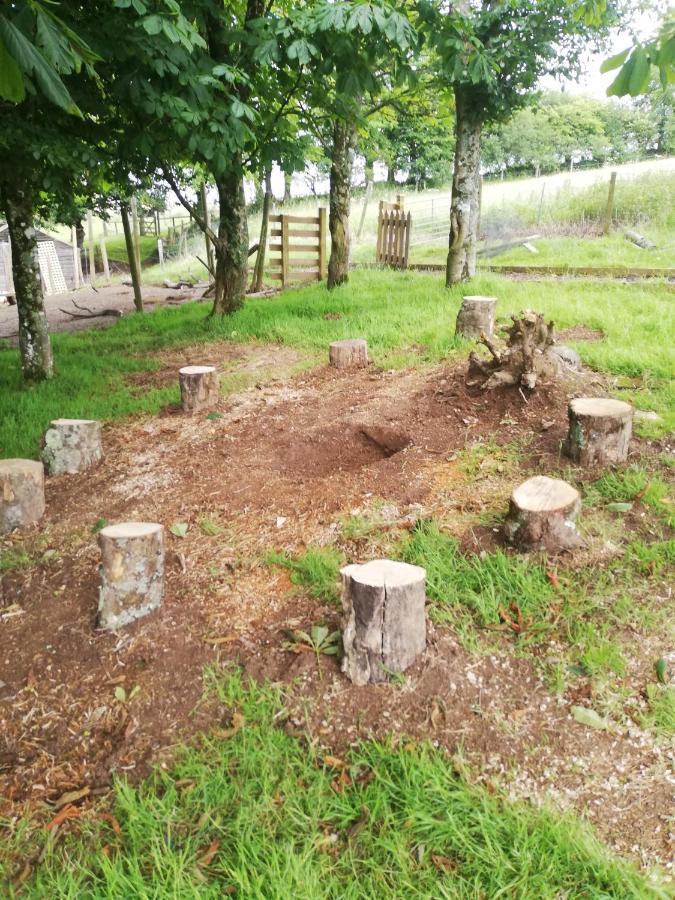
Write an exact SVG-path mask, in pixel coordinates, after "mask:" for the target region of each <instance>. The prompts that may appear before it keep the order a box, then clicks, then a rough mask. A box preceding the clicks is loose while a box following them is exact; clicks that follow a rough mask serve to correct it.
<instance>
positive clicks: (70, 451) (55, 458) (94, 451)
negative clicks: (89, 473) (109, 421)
mask: <svg viewBox="0 0 675 900" xmlns="http://www.w3.org/2000/svg"><path fill="white" fill-rule="evenodd" d="M102 459H103V447H102V444H101V423H100V422H97V421H96V420H95V419H54V421H53V422H51V423H50V426H49V428H48V429H47V431H46V432H45V435H44V438H43V449H42V460H43V462H44V464H45V467H46V469H47V471H48V472H49V474H50V475H62V474H69V475H74V474H76V473H77V472H85V471H86V470H87V469H91V468H93V467H94V466H96V465H98V464H99V463H100V461H101V460H102Z"/></svg>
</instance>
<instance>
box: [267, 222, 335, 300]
mask: <svg viewBox="0 0 675 900" xmlns="http://www.w3.org/2000/svg"><path fill="white" fill-rule="evenodd" d="M270 225H271V230H270V244H269V250H270V259H269V268H270V270H271V271H270V278H273V279H275V280H276V281H281V286H282V287H286V286H287V285H289V284H293V283H294V282H300V281H322V280H323V279H324V278H325V277H326V230H327V229H326V209H325V207H321V208H320V209H319V215H318V216H289V215H286V214H285V213H284V214H282V215H279V216H270Z"/></svg>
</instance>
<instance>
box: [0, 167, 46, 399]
mask: <svg viewBox="0 0 675 900" xmlns="http://www.w3.org/2000/svg"><path fill="white" fill-rule="evenodd" d="M33 204H34V194H33V189H32V186H31V185H30V184H27V183H25V182H24V183H21V182H20V181H19V180H18V179H16V180H14V181H13V182H12V183H11V184H8V183H4V184H2V185H1V186H0V208H2V210H3V211H4V213H5V217H6V218H7V227H8V229H9V237H10V240H11V242H12V276H13V278H14V293H15V299H16V308H17V312H18V314H19V353H20V355H21V372H22V374H23V379H24V381H26V382H28V383H30V382H37V381H45V380H46V379H48V378H51V377H52V375H53V374H54V359H53V356H52V346H51V342H50V340H49V326H48V324H47V315H46V313H45V305H44V298H43V295H42V282H41V279H40V267H39V265H38V260H37V238H36V235H35V229H34V227H33V221H34V206H33Z"/></svg>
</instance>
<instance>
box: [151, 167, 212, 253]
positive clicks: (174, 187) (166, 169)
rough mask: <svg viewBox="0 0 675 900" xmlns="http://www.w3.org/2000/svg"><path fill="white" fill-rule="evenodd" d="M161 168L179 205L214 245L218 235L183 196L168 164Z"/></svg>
mask: <svg viewBox="0 0 675 900" xmlns="http://www.w3.org/2000/svg"><path fill="white" fill-rule="evenodd" d="M161 168H162V172H163V174H164V178H165V179H166V180H167V182H168V183H169V186H170V187H171V190H172V191H173V192H174V194H175V195H176V197H178V202H179V203H180V204H181V206H184V207H185V209H186V210H187V211H188V212H189V213H190V215H191V216H192V218H193V219H194V220H195V222H196V223H197V225H199V227H200V228H201V230H202V231H203V232H204V234H205V235H206V236H207V237H208V239H209V240H210V241H211V243H212V244H213V245H214V246H216V244H217V243H218V235H217V234H216V233H215V231H214V230H213V229H212V228H211V227H210V226H209V225H207V223H206V220H205V219H203V218H202V217H201V216H200V215H199V213H198V212H197V207H196V206H194V205H193V204H192V203H190V201H189V200H188V199H187V198H186V197H185V195H184V194H183V193H182V191H181V189H180V188H179V187H178V182H177V181H176V179H175V178H174V176H173V174H172V173H171V170H170V169H169V167H168V166H165V165H162V167H161Z"/></svg>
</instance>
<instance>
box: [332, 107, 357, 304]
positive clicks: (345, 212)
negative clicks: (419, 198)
mask: <svg viewBox="0 0 675 900" xmlns="http://www.w3.org/2000/svg"><path fill="white" fill-rule="evenodd" d="M355 138H356V132H355V128H354V126H353V125H352V124H351V123H350V122H346V121H345V120H344V119H336V120H335V124H334V125H333V152H332V159H331V166H330V215H329V219H328V227H329V229H330V242H331V243H330V259H329V261H328V289H329V290H330V289H331V288H334V287H336V286H337V285H339V284H344V283H345V282H346V281H348V280H349V252H350V249H351V235H350V233H349V205H350V202H351V185H352V155H353V148H354V141H355Z"/></svg>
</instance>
